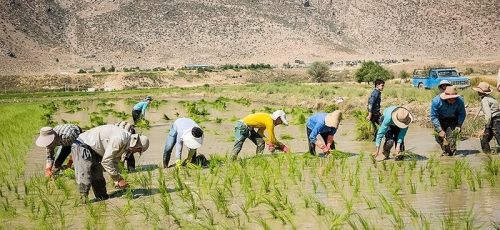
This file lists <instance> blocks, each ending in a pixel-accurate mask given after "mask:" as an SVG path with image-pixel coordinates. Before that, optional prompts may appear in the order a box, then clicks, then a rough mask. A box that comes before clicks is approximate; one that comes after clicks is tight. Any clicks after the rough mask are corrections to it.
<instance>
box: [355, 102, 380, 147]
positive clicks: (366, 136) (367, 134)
mask: <svg viewBox="0 0 500 230" xmlns="http://www.w3.org/2000/svg"><path fill="white" fill-rule="evenodd" d="M352 115H353V117H354V118H356V140H358V141H367V140H368V141H369V140H373V138H374V132H375V130H373V125H372V123H371V122H370V121H369V120H367V119H366V117H367V116H368V112H367V111H362V110H355V111H353V112H352Z"/></svg>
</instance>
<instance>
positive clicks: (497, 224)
mask: <svg viewBox="0 0 500 230" xmlns="http://www.w3.org/2000/svg"><path fill="white" fill-rule="evenodd" d="M491 227H493V228H494V229H495V230H500V222H497V221H493V220H492V221H491Z"/></svg>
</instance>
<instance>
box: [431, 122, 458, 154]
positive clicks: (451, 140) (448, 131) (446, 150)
mask: <svg viewBox="0 0 500 230" xmlns="http://www.w3.org/2000/svg"><path fill="white" fill-rule="evenodd" d="M439 124H440V125H441V128H442V129H443V131H444V132H445V137H444V138H443V137H440V136H439V135H436V138H435V139H436V142H437V143H438V144H439V146H441V149H442V150H443V154H446V155H448V156H453V155H455V152H456V151H457V141H456V139H455V137H454V136H453V130H455V128H456V127H457V126H458V119H457V118H447V119H439Z"/></svg>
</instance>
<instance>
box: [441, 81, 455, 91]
mask: <svg viewBox="0 0 500 230" xmlns="http://www.w3.org/2000/svg"><path fill="white" fill-rule="evenodd" d="M448 86H452V84H451V82H450V81H448V80H441V81H440V82H439V85H438V88H439V93H443V92H444V90H445V89H446V87H448Z"/></svg>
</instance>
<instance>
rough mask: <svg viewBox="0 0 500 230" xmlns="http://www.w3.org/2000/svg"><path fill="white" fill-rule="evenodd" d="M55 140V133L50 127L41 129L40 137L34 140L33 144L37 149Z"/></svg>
mask: <svg viewBox="0 0 500 230" xmlns="http://www.w3.org/2000/svg"><path fill="white" fill-rule="evenodd" d="M55 139H56V131H54V129H53V128H52V127H43V128H41V129H40V136H38V138H37V139H36V142H35V144H36V145H37V146H38V147H47V146H49V145H51V144H52V142H54V140H55Z"/></svg>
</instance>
